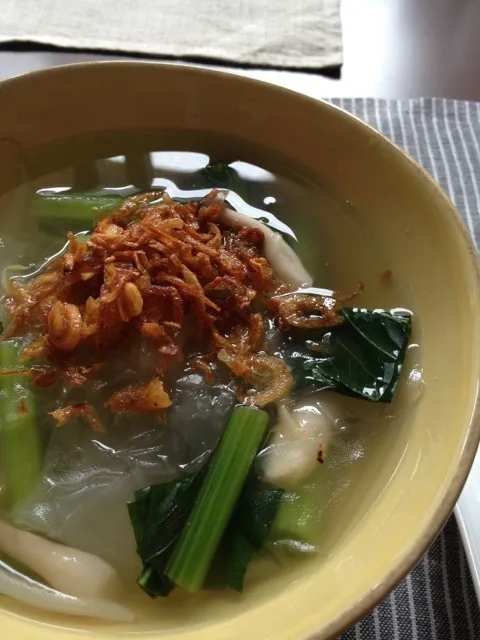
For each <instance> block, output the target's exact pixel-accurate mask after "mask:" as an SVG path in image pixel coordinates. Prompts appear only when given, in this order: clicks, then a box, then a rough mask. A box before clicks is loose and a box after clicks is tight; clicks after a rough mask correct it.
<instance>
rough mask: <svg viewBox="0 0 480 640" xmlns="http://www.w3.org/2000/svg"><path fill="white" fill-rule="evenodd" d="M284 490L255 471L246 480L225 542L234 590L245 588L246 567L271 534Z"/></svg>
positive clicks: (231, 585) (231, 584)
mask: <svg viewBox="0 0 480 640" xmlns="http://www.w3.org/2000/svg"><path fill="white" fill-rule="evenodd" d="M283 494H284V490H283V489H276V488H273V487H269V486H267V485H265V484H263V483H262V482H261V481H260V480H259V479H258V478H256V477H255V476H254V475H251V477H250V479H249V480H248V481H247V484H246V486H245V489H244V490H243V493H242V495H241V496H240V499H239V501H238V503H237V508H236V509H235V513H234V514H233V516H232V519H231V521H230V524H229V526H228V529H227V532H226V534H225V543H224V553H225V556H226V559H225V564H226V576H225V578H226V582H227V584H228V586H229V587H231V588H232V589H235V591H240V592H241V591H242V589H243V582H244V579H245V573H246V571H247V567H248V565H249V564H250V562H251V560H252V559H253V557H254V556H255V554H256V553H257V552H258V551H260V549H261V548H262V547H263V546H264V544H265V542H266V540H267V538H268V537H269V535H270V529H271V527H272V524H273V522H274V521H275V517H276V515H277V511H278V509H279V507H280V504H281V502H282V497H283Z"/></svg>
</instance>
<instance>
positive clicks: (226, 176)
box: [198, 162, 248, 200]
mask: <svg viewBox="0 0 480 640" xmlns="http://www.w3.org/2000/svg"><path fill="white" fill-rule="evenodd" d="M198 175H199V177H200V180H201V182H202V186H205V187H218V188H222V189H229V190H230V191H233V192H234V193H236V194H237V195H239V196H240V197H241V198H243V199H244V200H246V199H247V196H248V188H247V183H246V182H245V180H243V178H242V177H241V176H240V174H239V173H238V171H236V170H235V169H234V168H233V167H231V166H230V165H228V164H227V163H226V162H215V163H212V164H208V165H207V166H206V167H204V168H203V169H201V170H200V171H199V172H198Z"/></svg>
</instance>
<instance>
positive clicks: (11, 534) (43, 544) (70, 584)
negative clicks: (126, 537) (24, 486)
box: [0, 520, 121, 598]
mask: <svg viewBox="0 0 480 640" xmlns="http://www.w3.org/2000/svg"><path fill="white" fill-rule="evenodd" d="M0 550H1V551H3V552H4V553H5V554H7V555H8V556H10V557H11V558H14V559H15V560H18V561H19V562H21V563H22V564H24V565H26V566H27V567H29V568H30V569H32V570H33V571H34V572H35V573H37V574H38V575H39V576H41V577H42V578H43V579H44V580H45V582H47V583H48V584H49V585H50V586H51V587H53V588H54V589H58V591H61V592H63V593H68V594H69V595H71V596H76V597H78V598H87V597H88V598H114V597H115V596H117V595H118V594H119V592H120V591H121V585H120V580H119V577H118V575H117V572H116V571H115V569H114V568H113V567H112V566H111V565H109V564H108V562H105V561H104V560H102V559H101V558H98V557H97V556H94V555H92V554H91V553H87V552H85V551H80V550H78V549H72V548H70V547H66V546H64V545H62V544H58V543H56V542H52V541H51V540H47V539H45V538H42V537H41V536H37V535H35V534H33V533H29V532H28V531H22V530H21V529H16V528H15V527H12V526H11V525H10V524H7V523H6V522H4V521H3V520H0Z"/></svg>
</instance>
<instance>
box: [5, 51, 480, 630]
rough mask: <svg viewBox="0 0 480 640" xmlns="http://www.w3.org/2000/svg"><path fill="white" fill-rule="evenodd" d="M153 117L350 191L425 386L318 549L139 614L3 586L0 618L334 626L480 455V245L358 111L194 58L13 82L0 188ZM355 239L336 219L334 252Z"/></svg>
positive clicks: (343, 196)
mask: <svg viewBox="0 0 480 640" xmlns="http://www.w3.org/2000/svg"><path fill="white" fill-rule="evenodd" d="M145 131H147V132H148V131H150V132H152V133H151V135H152V141H153V140H155V145H156V148H159V144H160V145H161V146H162V148H164V149H179V148H188V147H190V148H193V149H195V147H199V145H200V146H201V145H203V146H202V148H201V149H200V148H198V149H197V150H201V151H203V152H204V153H207V154H210V155H216V156H217V157H218V156H219V155H222V154H223V156H224V157H225V156H227V157H228V158H232V159H233V158H241V159H243V160H245V161H248V162H251V163H254V164H260V165H261V166H267V168H268V167H272V168H273V169H275V163H276V159H277V158H286V159H288V162H289V163H290V165H292V166H297V167H298V171H299V173H300V174H301V173H302V172H307V173H308V174H309V175H310V176H313V177H314V178H315V179H318V181H319V182H321V184H322V185H323V186H324V188H325V189H327V190H328V192H329V193H331V194H333V196H334V197H335V199H336V201H339V202H342V203H344V204H345V206H348V207H350V209H351V212H352V214H351V215H353V216H355V220H356V221H357V223H358V224H359V225H360V226H361V227H362V229H363V230H364V238H365V244H364V245H363V246H357V247H355V246H353V247H348V251H349V254H350V257H349V258H348V264H349V265H351V266H350V267H349V268H350V269H352V270H353V271H356V270H357V269H358V276H360V274H361V271H362V256H364V255H365V252H368V250H369V243H373V244H375V245H376V246H379V247H381V249H382V251H383V255H385V256H387V257H388V266H389V268H390V269H391V270H392V272H393V273H394V275H395V279H396V283H397V291H398V292H399V295H400V297H401V298H402V301H401V302H403V301H404V300H406V301H408V304H409V306H411V307H412V308H413V310H414V312H415V318H414V322H415V327H416V328H415V340H417V341H418V342H419V344H420V345H421V366H422V368H423V376H424V381H425V386H424V390H423V393H422V395H421V397H420V399H419V400H418V402H417V404H416V406H415V410H414V411H412V412H411V413H410V414H409V416H408V419H406V420H404V421H403V422H402V423H401V425H400V426H399V427H398V428H396V429H392V428H389V427H388V426H386V427H385V430H384V432H382V433H376V436H375V438H374V439H373V440H372V443H371V445H369V448H368V455H367V456H365V457H364V459H362V460H360V461H359V462H358V464H356V465H352V470H351V471H349V474H350V475H351V477H349V482H348V487H347V490H346V491H345V492H344V494H343V497H342V500H341V501H340V503H339V505H338V507H337V508H336V509H335V510H334V512H333V513H331V515H330V518H329V522H328V525H326V529H325V532H324V535H323V537H322V548H321V550H320V553H319V554H318V556H317V557H316V558H314V559H311V560H309V561H308V562H300V563H298V564H297V565H294V567H293V568H291V569H289V570H288V571H285V572H282V571H280V572H278V573H276V574H275V575H274V576H270V577H269V578H268V579H265V580H257V581H255V580H254V581H252V582H251V583H250V584H248V585H247V589H246V590H245V593H244V594H243V595H242V596H241V597H240V596H237V595H231V594H218V596H215V597H214V598H210V600H208V599H207V600H205V599H200V600H199V601H198V602H197V601H196V600H195V598H194V599H193V600H188V601H185V602H184V601H182V600H181V599H180V600H179V601H175V602H174V603H172V606H171V607H168V606H166V605H165V603H163V602H162V603H159V615H158V620H156V621H147V622H141V623H139V625H138V626H137V627H135V628H134V627H131V628H125V629H124V628H120V627H108V626H106V625H102V624H99V623H95V622H85V621H78V620H73V621H72V620H67V619H65V618H59V617H58V618H55V617H51V616H49V615H47V614H40V613H37V612H35V611H33V610H30V609H27V608H22V607H21V606H20V605H17V604H14V603H12V602H11V601H9V600H8V599H6V598H1V599H0V635H1V637H2V638H8V639H10V638H12V639H13V638H15V640H74V639H75V638H77V637H78V635H77V631H76V630H78V629H83V630H88V631H89V632H90V634H91V635H89V638H91V639H92V640H100V639H101V638H107V637H113V635H115V634H117V635H118V634H120V633H123V632H124V631H127V632H128V631H139V632H142V631H145V632H146V633H149V634H150V637H159V638H160V637H161V638H162V639H163V640H174V639H175V640H244V639H245V638H248V637H253V638H255V639H256V640H257V639H261V638H262V639H263V638H265V639H266V638H281V640H307V639H312V640H313V638H315V639H316V640H326V639H327V638H334V637H336V636H337V635H338V634H339V633H340V632H341V631H342V630H343V629H346V628H347V627H349V626H350V625H352V624H353V623H354V622H355V621H356V620H358V619H359V618H361V617H362V616H364V615H366V614H367V613H368V611H369V610H370V609H371V608H372V607H373V606H374V605H375V604H376V603H378V602H379V601H380V600H381V599H382V598H383V597H385V595H386V594H387V593H388V592H389V591H390V590H391V589H392V588H393V587H394V586H395V585H396V584H397V583H398V581H399V580H400V579H401V578H402V577H403V576H405V574H406V573H407V572H408V571H409V570H410V569H411V568H412V567H413V566H414V564H415V563H416V562H417V561H418V560H419V559H420V557H421V555H422V553H423V552H424V551H425V549H426V548H427V547H428V545H429V544H430V543H431V542H432V541H433V540H434V538H435V536H436V535H437V533H438V532H439V530H440V528H441V527H442V525H443V524H444V523H445V521H446V519H447V517H448V516H449V514H450V512H451V509H452V508H453V506H454V504H455V501H456V499H457V497H458V495H459V492H460V491H461V488H462V486H463V483H464V481H465V478H466V476H467V474H468V471H469V468H470V465H471V463H472V460H473V457H474V454H475V451H476V448H477V443H478V439H479V433H480V420H479V415H478V411H477V409H476V402H477V389H478V381H479V370H480V367H479V365H480V351H479V347H480V327H479V317H480V315H479V310H480V307H479V305H480V298H479V274H478V265H477V257H476V254H475V251H474V248H473V245H472V243H471V241H470V238H469V236H468V234H467V232H466V230H465V227H464V226H463V224H462V222H461V220H460V217H459V215H458V213H457V212H456V211H455V209H454V207H453V206H452V204H451V203H450V201H449V200H448V199H447V197H446V196H445V195H444V194H443V193H442V191H441V189H440V188H439V187H438V185H437V184H435V182H434V181H433V180H432V179H431V178H430V177H429V176H428V175H427V174H426V173H425V172H424V171H423V170H422V169H421V168H420V167H419V166H418V165H417V164H416V163H415V162H413V161H412V160H411V159H409V158H408V157H407V156H406V155H405V154H404V153H403V152H402V151H400V150H399V149H398V148H396V147H395V146H394V145H393V144H392V143H390V142H389V141H388V140H386V139H385V138H384V137H382V136H381V135H380V134H379V133H377V132H376V131H374V130H373V129H372V128H370V127H368V126H367V125H365V124H363V123H362V122H361V121H359V120H357V119H356V118H354V117H352V116H351V115H349V114H347V113H345V112H343V111H341V110H340V109H337V108H335V107H333V106H331V105H329V104H326V103H323V102H320V101H316V100H313V99H310V98H307V97H304V96H302V95H299V94H297V93H293V92H290V91H287V90H285V89H282V88H279V87H276V86H273V85H269V84H264V83H261V82H256V81H253V80H248V79H244V78H242V77H239V76H236V75H235V76H234V75H230V74H227V73H218V72H212V71H207V70H203V69H199V68H194V67H188V66H173V65H167V64H154V63H151V64H150V63H136V62H130V63H125V62H113V63H92V64H85V65H73V66H66V67H59V68H55V69H51V70H47V71H41V72H37V73H32V74H29V75H26V76H23V77H18V78H14V79H12V80H8V81H6V82H3V83H1V84H0V168H1V170H0V194H3V193H5V192H7V191H9V190H11V189H13V188H14V187H16V186H18V185H19V184H21V183H22V181H24V180H25V179H26V176H28V177H35V176H38V175H41V174H42V173H46V172H47V170H48V171H50V170H53V169H54V168H55V167H58V166H62V164H65V163H67V162H69V161H71V160H72V158H74V157H75V158H81V157H84V156H85V157H87V156H88V155H89V154H90V153H92V150H93V149H95V152H98V153H105V154H110V155H115V153H119V154H120V153H122V149H121V148H116V139H117V138H116V137H115V135H110V134H112V133H113V134H116V133H118V132H122V133H125V134H128V135H130V137H131V138H132V139H134V138H135V135H136V134H137V132H138V135H139V136H140V133H141V132H143V134H144V133H145ZM155 132H157V133H155ZM158 132H161V134H160V133H158ZM143 134H142V135H143ZM157 134H158V135H157ZM180 134H181V135H180ZM204 134H209V135H211V139H210V138H209V137H208V136H207V137H205V135H204ZM185 136H186V137H185ZM198 140H203V142H202V143H200V142H198ZM205 140H207V142H205ZM196 141H197V142H196ZM152 144H153V142H152ZM117 146H118V145H117ZM325 215H328V212H326V213H325ZM0 228H1V223H0ZM319 246H320V243H319ZM346 250H347V249H346V248H345V247H344V246H342V238H341V233H340V234H339V235H338V260H342V251H344V252H345V251H346ZM352 252H353V253H352ZM352 256H353V257H352ZM357 257H358V260H357ZM355 265H357V266H355ZM351 275H352V277H357V273H353V272H352V274H351ZM401 306H402V305H401Z"/></svg>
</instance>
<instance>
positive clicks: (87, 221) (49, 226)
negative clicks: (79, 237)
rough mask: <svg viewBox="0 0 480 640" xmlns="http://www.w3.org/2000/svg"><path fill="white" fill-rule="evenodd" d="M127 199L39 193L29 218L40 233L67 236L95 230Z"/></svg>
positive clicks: (32, 202) (107, 196)
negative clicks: (100, 219) (101, 218)
mask: <svg viewBox="0 0 480 640" xmlns="http://www.w3.org/2000/svg"><path fill="white" fill-rule="evenodd" d="M123 201H124V198H121V197H120V196H116V195H104V196H102V195H98V196H95V195H82V194H78V193H65V192H61V193H54V192H39V193H37V194H36V195H35V197H34V198H33V200H32V201H31V204H30V215H31V216H32V217H33V218H35V219H36V220H37V221H38V223H39V226H40V228H41V229H43V230H45V231H53V232H56V233H59V234H61V235H64V233H65V230H66V229H67V230H68V231H72V232H75V231H81V230H84V229H87V228H91V227H92V226H93V223H94V220H95V218H96V217H97V216H101V215H103V214H106V213H108V212H110V211H113V209H115V208H116V207H118V206H120V205H121V204H122V202H123Z"/></svg>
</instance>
